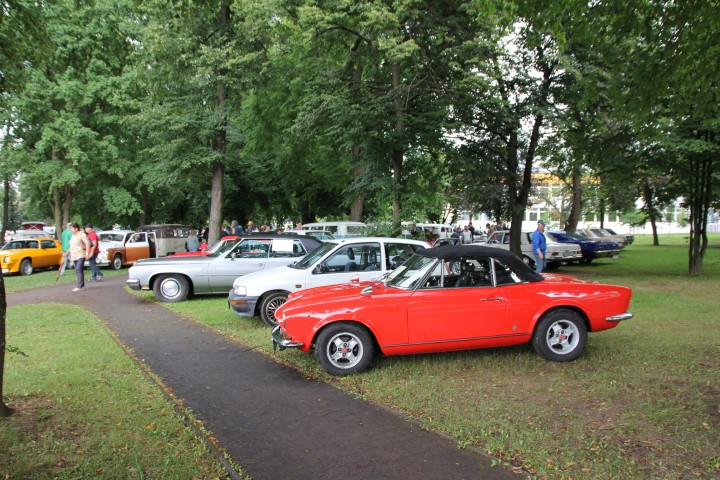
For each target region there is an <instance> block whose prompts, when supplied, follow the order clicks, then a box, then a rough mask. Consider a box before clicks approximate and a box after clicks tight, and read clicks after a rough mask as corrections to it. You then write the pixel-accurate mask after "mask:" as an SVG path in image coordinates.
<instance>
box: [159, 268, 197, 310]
mask: <svg viewBox="0 0 720 480" xmlns="http://www.w3.org/2000/svg"><path fill="white" fill-rule="evenodd" d="M153 292H155V298H157V299H158V300H160V301H161V302H168V303H175V302H182V301H183V300H185V299H186V298H187V297H188V295H189V294H190V288H189V286H188V281H187V279H186V278H185V277H183V276H182V275H173V274H170V275H161V276H160V277H159V278H158V279H157V280H155V283H154V284H153Z"/></svg>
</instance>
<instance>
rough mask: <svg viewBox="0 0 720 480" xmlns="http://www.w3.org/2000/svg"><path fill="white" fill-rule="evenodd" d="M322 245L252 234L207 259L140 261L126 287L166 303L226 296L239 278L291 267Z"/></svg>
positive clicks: (295, 237)
mask: <svg viewBox="0 0 720 480" xmlns="http://www.w3.org/2000/svg"><path fill="white" fill-rule="evenodd" d="M320 245H322V242H321V241H320V240H318V239H316V238H313V237H309V236H305V235H293V234H281V235H277V234H248V235H246V236H243V237H242V239H241V240H239V241H238V242H237V243H234V244H230V245H228V246H226V247H225V248H224V249H220V250H218V251H217V252H215V253H213V254H211V255H207V256H197V257H163V258H148V259H144V260H138V261H137V262H135V265H134V266H132V267H130V270H128V280H127V281H126V283H127V285H128V286H129V287H130V288H131V289H133V290H152V291H153V292H154V293H155V297H156V298H157V299H158V300H160V301H162V302H180V301H183V300H185V299H186V298H187V297H188V296H189V295H206V294H216V293H217V294H220V293H222V294H225V295H226V294H227V292H228V290H230V289H231V288H232V284H233V281H234V280H235V279H236V278H238V277H240V276H243V275H247V274H248V273H252V272H257V271H260V270H269V269H271V268H276V267H282V266H285V265H288V264H290V263H293V262H295V261H297V260H298V259H300V258H301V257H303V256H305V255H306V254H307V253H309V252H312V251H313V250H315V249H316V248H318V247H319V246H320Z"/></svg>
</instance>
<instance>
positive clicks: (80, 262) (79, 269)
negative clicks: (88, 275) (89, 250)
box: [75, 257, 85, 288]
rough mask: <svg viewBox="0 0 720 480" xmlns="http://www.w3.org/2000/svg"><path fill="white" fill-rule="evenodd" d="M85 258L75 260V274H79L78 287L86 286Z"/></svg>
mask: <svg viewBox="0 0 720 480" xmlns="http://www.w3.org/2000/svg"><path fill="white" fill-rule="evenodd" d="M84 267H85V258H84V257H83V258H78V259H77V260H75V275H77V288H85V271H84V270H83V268H84Z"/></svg>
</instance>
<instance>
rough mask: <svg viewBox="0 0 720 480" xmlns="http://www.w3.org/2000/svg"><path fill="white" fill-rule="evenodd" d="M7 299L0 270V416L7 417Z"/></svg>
mask: <svg viewBox="0 0 720 480" xmlns="http://www.w3.org/2000/svg"><path fill="white" fill-rule="evenodd" d="M6 314H7V299H6V297H5V280H4V279H3V275H2V272H0V417H9V416H10V415H12V413H13V409H12V408H10V407H8V406H7V405H5V401H4V400H3V382H4V378H5V325H6V318H7V316H6Z"/></svg>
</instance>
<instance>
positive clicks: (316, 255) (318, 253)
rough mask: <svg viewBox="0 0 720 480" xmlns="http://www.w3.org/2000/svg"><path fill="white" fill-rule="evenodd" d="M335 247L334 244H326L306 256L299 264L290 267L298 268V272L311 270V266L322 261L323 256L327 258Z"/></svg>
mask: <svg viewBox="0 0 720 480" xmlns="http://www.w3.org/2000/svg"><path fill="white" fill-rule="evenodd" d="M335 247H336V245H335V244H334V243H325V244H323V245H320V247H318V248H316V249H315V250H313V251H312V252H310V253H309V254H307V255H305V256H304V257H303V258H302V259H300V260H298V261H297V262H295V263H293V264H291V265H289V267H291V268H297V269H298V270H305V269H306V268H310V266H312V265H314V264H315V262H317V261H318V260H320V259H321V258H322V257H323V256H325V254H327V253H328V252H329V251H330V250H332V249H333V248H335Z"/></svg>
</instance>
